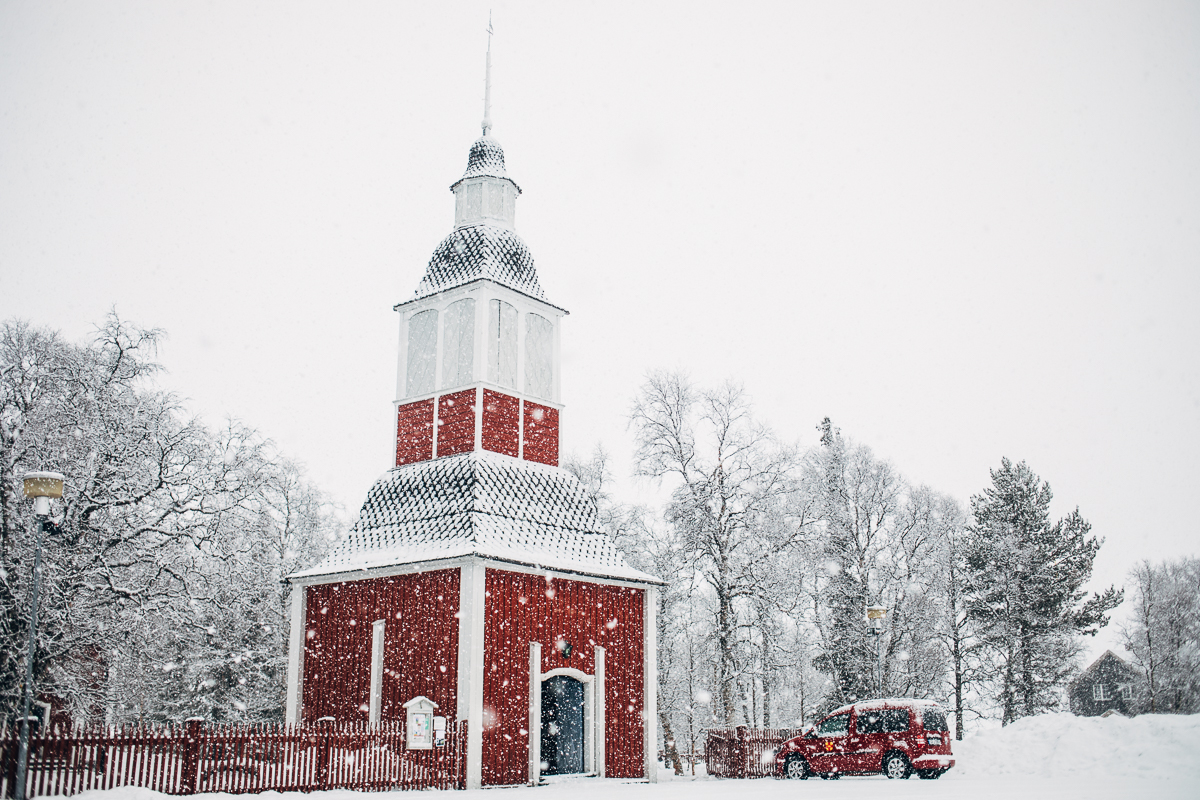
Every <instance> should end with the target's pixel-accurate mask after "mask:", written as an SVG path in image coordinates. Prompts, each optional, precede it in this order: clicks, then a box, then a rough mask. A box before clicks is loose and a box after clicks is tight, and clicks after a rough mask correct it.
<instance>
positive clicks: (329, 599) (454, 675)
mask: <svg viewBox="0 0 1200 800" xmlns="http://www.w3.org/2000/svg"><path fill="white" fill-rule="evenodd" d="M458 577H459V571H458V570H457V569H446V570H436V571H434V572H423V573H416V574H413V575H395V576H392V577H389V578H371V579H367V580H361V581H346V582H343V583H329V584H323V585H320V586H309V587H308V588H307V589H306V590H305V601H306V603H305V606H306V608H305V615H306V616H305V620H306V622H307V625H306V628H307V631H306V634H305V643H304V700H303V721H304V722H313V721H315V720H317V719H319V718H320V717H326V716H328V717H334V718H336V719H337V721H338V722H353V721H365V720H366V719H367V718H368V711H369V702H370V696H371V625H372V623H373V622H375V620H379V619H382V620H386V624H385V626H384V653H383V690H382V695H381V702H380V717H381V718H382V719H384V720H389V719H401V718H403V716H404V709H403V708H402V707H401V706H402V705H403V704H404V703H405V702H407V701H409V700H411V699H412V698H414V697H416V696H417V695H425V696H426V697H428V698H429V699H431V700H433V702H435V703H437V704H438V713H439V714H441V715H444V716H446V717H447V718H448V719H451V720H453V719H455V717H456V715H457V705H456V704H457V697H456V694H457V691H458V619H457V617H456V616H455V615H456V614H457V613H458V599H459V598H458V583H459V581H458Z"/></svg>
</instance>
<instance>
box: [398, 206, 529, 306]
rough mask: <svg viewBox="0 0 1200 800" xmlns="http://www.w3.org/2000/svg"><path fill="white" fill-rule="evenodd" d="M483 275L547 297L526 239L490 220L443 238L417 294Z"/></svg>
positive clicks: (435, 291) (468, 281) (523, 292)
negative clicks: (524, 240) (526, 244)
mask: <svg viewBox="0 0 1200 800" xmlns="http://www.w3.org/2000/svg"><path fill="white" fill-rule="evenodd" d="M480 278H490V279H491V280H493V281H495V282H496V283H500V284H503V285H505V286H507V287H509V288H510V289H516V290H517V291H518V292H521V293H522V294H527V295H529V296H530V297H536V298H537V299H539V300H543V301H544V300H545V299H546V296H545V294H543V292H542V287H541V284H539V283H538V276H537V270H536V269H534V266H533V255H532V254H530V252H529V248H528V247H526V246H525V242H523V241H522V240H521V237H520V236H517V234H515V233H514V232H512V231H511V230H509V229H507V228H503V227H501V226H499V225H489V224H487V223H480V224H478V225H468V226H466V227H462V228H457V229H456V230H455V231H454V233H452V234H450V235H449V236H447V237H446V238H445V239H443V240H442V243H441V244H439V245H438V246H437V249H436V250H434V251H433V257H432V258H430V259H429V266H428V267H427V268H426V269H425V277H424V278H422V279H421V283H420V284H419V285H418V286H417V292H416V297H418V298H421V297H427V296H428V295H431V294H437V293H438V292H442V291H445V290H446V289H453V288H454V287H455V286H463V285H465V284H468V283H471V282H472V281H476V280H479V279H480Z"/></svg>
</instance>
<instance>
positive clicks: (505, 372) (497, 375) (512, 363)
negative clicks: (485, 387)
mask: <svg viewBox="0 0 1200 800" xmlns="http://www.w3.org/2000/svg"><path fill="white" fill-rule="evenodd" d="M488 380H489V381H491V382H492V383H494V384H497V385H498V386H503V387H505V388H506V389H515V388H517V309H515V308H513V307H512V305H510V304H508V303H506V302H504V301H503V300H491V301H489V302H488Z"/></svg>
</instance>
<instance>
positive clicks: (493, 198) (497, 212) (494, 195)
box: [487, 181, 504, 219]
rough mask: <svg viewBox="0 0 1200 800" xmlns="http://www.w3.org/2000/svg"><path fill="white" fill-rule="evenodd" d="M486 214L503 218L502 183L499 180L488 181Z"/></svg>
mask: <svg viewBox="0 0 1200 800" xmlns="http://www.w3.org/2000/svg"><path fill="white" fill-rule="evenodd" d="M487 187H488V195H487V203H488V211H487V213H488V216H489V217H500V218H501V219H503V218H504V185H503V184H501V183H500V182H499V181H495V182H493V181H488V184H487Z"/></svg>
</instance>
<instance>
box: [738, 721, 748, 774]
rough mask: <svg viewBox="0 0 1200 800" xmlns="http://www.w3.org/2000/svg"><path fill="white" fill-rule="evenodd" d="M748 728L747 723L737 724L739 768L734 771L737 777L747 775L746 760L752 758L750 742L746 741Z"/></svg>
mask: <svg viewBox="0 0 1200 800" xmlns="http://www.w3.org/2000/svg"><path fill="white" fill-rule="evenodd" d="M748 732H749V731H748V729H747V728H746V726H745V725H738V726H737V747H736V749H735V752H736V754H737V768H736V770H735V771H734V777H735V778H744V777H746V762H747V761H748V760H749V759H750V744H749V743H748V742H747V741H746V736H747V733H748Z"/></svg>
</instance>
